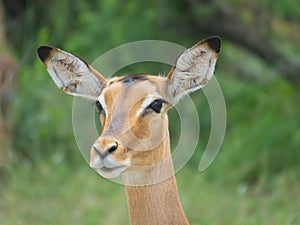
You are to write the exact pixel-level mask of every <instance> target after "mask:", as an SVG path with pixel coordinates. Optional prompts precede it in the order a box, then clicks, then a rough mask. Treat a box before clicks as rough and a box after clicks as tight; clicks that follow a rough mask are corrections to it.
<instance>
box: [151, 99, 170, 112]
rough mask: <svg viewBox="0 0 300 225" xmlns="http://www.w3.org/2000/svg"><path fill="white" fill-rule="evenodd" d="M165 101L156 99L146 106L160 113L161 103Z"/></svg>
mask: <svg viewBox="0 0 300 225" xmlns="http://www.w3.org/2000/svg"><path fill="white" fill-rule="evenodd" d="M165 102H166V101H165V100H163V99H156V100H155V101H153V102H152V103H151V104H150V105H149V106H148V107H147V108H149V109H152V110H153V111H154V112H156V113H160V111H161V108H162V105H163V103H165Z"/></svg>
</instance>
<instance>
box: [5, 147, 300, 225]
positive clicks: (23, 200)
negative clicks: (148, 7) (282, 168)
mask: <svg viewBox="0 0 300 225" xmlns="http://www.w3.org/2000/svg"><path fill="white" fill-rule="evenodd" d="M74 154H75V155H77V157H79V158H78V161H82V162H80V163H79V164H78V166H76V168H75V167H74V168H70V167H68V166H66V165H67V164H64V163H54V162H53V161H51V160H47V161H40V162H39V165H37V166H35V167H31V166H27V167H26V166H24V165H19V166H16V168H14V171H13V172H11V173H10V175H9V178H10V179H9V182H8V183H6V184H3V183H2V184H0V197H1V202H0V218H1V220H0V221H1V224H3V225H5V224H9V225H19V224H20V225H21V224H32V225H35V224H36V225H40V224H43V225H47V224H49V225H50V224H51V225H52V224H65V225H68V224H70V225H71V224H72V225H74V224H78V225H81V224H86V225H88V224H90V225H92V224H129V222H128V215H127V214H128V213H127V206H126V197H125V192H124V190H123V187H122V186H121V185H119V184H116V183H112V182H110V181H107V180H105V179H103V178H101V177H100V176H98V175H97V174H96V173H94V172H93V171H92V170H91V169H90V168H88V166H87V164H86V163H84V162H83V160H80V157H81V156H80V155H79V153H78V152H77V153H74ZM215 165H216V164H215ZM209 176H210V175H209V173H204V174H203V173H202V174H201V173H198V172H197V170H196V168H192V167H186V168H184V169H183V170H181V171H180V172H179V173H178V174H177V181H178V187H179V194H180V197H181V200H182V204H183V207H184V209H185V212H186V214H187V217H188V218H189V221H190V222H191V224H220V225H222V224H224V225H227V224H232V225H235V224H236V225H240V224H245V225H248V224H249V225H251V224H289V225H298V224H299V223H300V214H299V207H300V204H299V203H300V196H299V179H297V175H296V173H295V171H294V172H292V171H290V172H289V173H285V174H281V175H278V176H276V177H274V178H273V179H272V180H271V181H268V182H267V181H264V180H261V181H260V182H259V183H258V184H256V185H247V184H244V183H237V182H232V180H230V179H229V178H226V177H228V176H227V171H226V170H225V171H223V173H222V174H219V176H224V177H225V178H224V179H223V180H222V181H220V180H219V179H218V178H210V177H209ZM190 181H193V182H190Z"/></svg>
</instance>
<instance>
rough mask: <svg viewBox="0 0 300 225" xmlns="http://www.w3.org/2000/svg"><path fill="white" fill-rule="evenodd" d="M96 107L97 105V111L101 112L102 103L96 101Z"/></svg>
mask: <svg viewBox="0 0 300 225" xmlns="http://www.w3.org/2000/svg"><path fill="white" fill-rule="evenodd" d="M96 107H97V109H98V111H99V112H100V113H101V112H102V110H103V108H102V105H101V103H100V102H99V101H96Z"/></svg>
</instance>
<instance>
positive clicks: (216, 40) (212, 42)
mask: <svg viewBox="0 0 300 225" xmlns="http://www.w3.org/2000/svg"><path fill="white" fill-rule="evenodd" d="M204 42H206V43H207V44H208V46H209V47H210V48H212V49H213V50H215V51H216V53H219V52H220V49H221V38H220V37H218V36H213V37H209V38H207V39H205V41H204Z"/></svg>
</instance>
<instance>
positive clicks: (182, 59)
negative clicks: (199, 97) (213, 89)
mask: <svg viewBox="0 0 300 225" xmlns="http://www.w3.org/2000/svg"><path fill="white" fill-rule="evenodd" d="M220 48H221V40H220V38H219V37H211V38H207V39H205V40H203V41H200V42H199V43H198V44H196V45H194V46H193V47H192V48H190V49H187V50H186V51H184V52H183V53H182V54H181V55H180V56H179V57H178V59H177V61H176V64H175V66H173V67H172V69H171V71H170V72H169V74H168V76H167V79H169V80H170V81H171V84H170V85H169V90H168V91H169V94H170V95H171V98H172V99H173V100H174V101H175V102H177V101H178V100H179V99H180V98H181V97H182V96H183V95H184V94H187V93H189V92H192V91H195V90H197V89H200V88H202V87H204V86H205V85H206V84H207V82H208V81H209V80H210V79H211V78H212V76H213V73H214V69H215V65H216V61H217V58H218V54H219V52H220Z"/></svg>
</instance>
